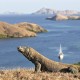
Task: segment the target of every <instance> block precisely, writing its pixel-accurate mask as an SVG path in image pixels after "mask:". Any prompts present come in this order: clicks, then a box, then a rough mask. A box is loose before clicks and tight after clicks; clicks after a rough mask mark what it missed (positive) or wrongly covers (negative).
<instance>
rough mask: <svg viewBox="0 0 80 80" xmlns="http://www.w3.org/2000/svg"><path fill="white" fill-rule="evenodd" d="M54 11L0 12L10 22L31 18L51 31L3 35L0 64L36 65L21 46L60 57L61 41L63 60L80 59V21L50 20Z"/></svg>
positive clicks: (51, 57) (75, 60)
mask: <svg viewBox="0 0 80 80" xmlns="http://www.w3.org/2000/svg"><path fill="white" fill-rule="evenodd" d="M49 16H50V15H45V16H43V15H20V16H17V15H16V16H0V21H5V22H8V23H12V24H15V23H20V22H31V23H36V24H39V25H40V26H42V27H43V28H45V29H47V30H48V32H47V33H39V34H38V35H37V37H32V38H11V39H0V67H3V68H4V67H5V68H15V67H27V68H29V67H34V65H33V64H32V63H31V62H30V61H28V60H27V59H26V58H25V57H24V56H23V55H22V54H21V53H19V52H18V51H17V47H18V46H21V45H23V46H30V47H33V48H34V49H36V50H37V51H38V52H40V53H41V54H43V55H44V56H46V57H48V58H49V59H52V60H55V61H59V60H58V52H59V47H60V44H61V45H62V49H63V53H64V59H63V61H62V62H63V63H76V62H80V21H79V20H66V21H50V20H46V19H45V18H46V17H49Z"/></svg>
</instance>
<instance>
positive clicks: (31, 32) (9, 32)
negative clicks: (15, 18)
mask: <svg viewBox="0 0 80 80" xmlns="http://www.w3.org/2000/svg"><path fill="white" fill-rule="evenodd" d="M40 32H47V30H46V29H44V28H42V27H41V26H39V25H38V24H34V23H28V22H21V23H17V24H9V23H7V22H0V38H15V37H18V38H20V37H35V36H36V35H37V33H40Z"/></svg>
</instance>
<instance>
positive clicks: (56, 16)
mask: <svg viewBox="0 0 80 80" xmlns="http://www.w3.org/2000/svg"><path fill="white" fill-rule="evenodd" d="M46 19H48V20H80V16H65V15H61V14H56V15H55V16H53V17H50V18H46Z"/></svg>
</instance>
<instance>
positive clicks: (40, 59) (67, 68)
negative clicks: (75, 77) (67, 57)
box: [18, 46, 80, 73]
mask: <svg viewBox="0 0 80 80" xmlns="http://www.w3.org/2000/svg"><path fill="white" fill-rule="evenodd" d="M18 51H19V52H21V53H22V54H23V55H24V56H25V57H26V58H27V59H28V60H29V61H31V62H32V63H33V64H34V65H35V71H36V72H40V71H47V72H71V73H78V72H80V66H77V65H71V64H63V63H59V62H55V61H52V60H50V59H48V58H46V57H44V56H43V55H41V54H40V53H39V52H37V51H36V50H34V49H33V48H31V47H26V46H24V47H23V46H20V47H18Z"/></svg>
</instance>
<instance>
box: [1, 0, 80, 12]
mask: <svg viewBox="0 0 80 80" xmlns="http://www.w3.org/2000/svg"><path fill="white" fill-rule="evenodd" d="M43 7H45V8H51V9H55V10H77V11H80V0H0V13H5V12H17V13H33V12H35V11H37V10H39V9H41V8H43Z"/></svg>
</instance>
